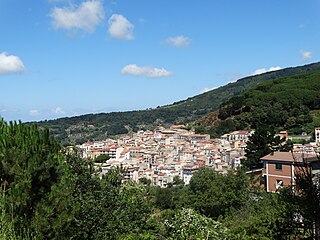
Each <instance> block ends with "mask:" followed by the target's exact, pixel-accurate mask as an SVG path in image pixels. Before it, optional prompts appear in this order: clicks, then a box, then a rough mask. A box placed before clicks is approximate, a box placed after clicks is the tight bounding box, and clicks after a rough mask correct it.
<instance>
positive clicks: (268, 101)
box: [196, 70, 320, 135]
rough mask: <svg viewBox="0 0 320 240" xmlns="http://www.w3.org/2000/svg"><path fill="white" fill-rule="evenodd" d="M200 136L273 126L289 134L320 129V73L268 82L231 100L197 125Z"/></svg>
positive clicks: (319, 71)
mask: <svg viewBox="0 0 320 240" xmlns="http://www.w3.org/2000/svg"><path fill="white" fill-rule="evenodd" d="M196 125H197V130H198V132H210V133H211V134H212V135H221V134H223V133H226V132H230V131H234V130H239V129H250V128H253V129H255V128H257V126H259V125H260V126H261V125H268V126H273V127H274V128H275V129H276V130H287V131H288V132H289V133H290V134H301V133H303V132H306V133H311V132H312V131H313V130H314V127H316V126H320V70H318V71H316V72H313V73H304V74H298V75H294V76H288V77H283V78H277V79H274V80H269V81H265V82H263V83H260V84H258V85H256V86H255V87H253V88H251V89H250V90H248V91H246V92H245V93H243V94H241V95H239V96H235V97H232V98H231V99H229V100H228V101H226V102H225V103H223V104H222V105H221V106H220V108H219V110H218V111H216V112H213V113H211V114H208V115H206V116H205V117H202V118H201V119H199V120H198V121H197V122H196Z"/></svg>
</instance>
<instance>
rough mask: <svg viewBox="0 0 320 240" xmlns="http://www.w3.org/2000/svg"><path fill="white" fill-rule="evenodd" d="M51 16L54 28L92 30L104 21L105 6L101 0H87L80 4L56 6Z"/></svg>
mask: <svg viewBox="0 0 320 240" xmlns="http://www.w3.org/2000/svg"><path fill="white" fill-rule="evenodd" d="M49 16H50V17H51V18H52V25H53V26H54V28H57V29H59V28H61V29H66V30H73V29H77V30H84V31H88V32H92V31H93V30H94V29H95V27H96V26H98V25H99V24H100V23H101V22H102V21H103V19H104V8H103V5H102V2H101V1H100V0H92V1H85V2H82V3H81V4H80V5H79V6H75V5H72V6H71V7H65V8H59V7H55V8H54V9H53V10H52V11H51V13H50V15H49Z"/></svg>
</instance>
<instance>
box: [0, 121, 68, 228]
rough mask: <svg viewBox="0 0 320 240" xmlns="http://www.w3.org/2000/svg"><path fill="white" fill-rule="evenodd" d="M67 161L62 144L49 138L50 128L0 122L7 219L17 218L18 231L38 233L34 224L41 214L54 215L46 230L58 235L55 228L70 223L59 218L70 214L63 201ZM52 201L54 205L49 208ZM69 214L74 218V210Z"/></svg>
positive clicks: (0, 172) (0, 173)
mask: <svg viewBox="0 0 320 240" xmlns="http://www.w3.org/2000/svg"><path fill="white" fill-rule="evenodd" d="M64 162H65V158H64V156H63V154H61V147H60V145H59V144H58V143H57V142H56V141H55V140H54V139H53V138H52V137H50V136H49V131H48V130H47V129H45V130H38V128H37V126H35V125H32V126H26V125H23V124H21V123H16V122H14V123H13V122H10V123H9V124H8V123H6V122H4V121H0V176H1V188H2V190H3V191H4V192H5V196H4V198H5V206H4V212H5V214H6V215H7V216H14V219H13V223H14V227H15V228H16V230H17V231H18V232H19V231H20V230H22V229H30V230H31V231H35V229H36V227H35V225H36V224H34V223H35V222H41V221H40V220H39V219H41V218H42V217H44V216H43V215H42V214H47V213H48V212H54V215H52V214H49V215H46V217H47V219H50V222H49V225H48V226H47V227H46V228H50V227H51V232H55V231H53V229H55V230H56V231H57V232H61V229H62V227H65V226H66V225H65V223H66V222H67V221H68V220H67V219H61V218H60V217H62V216H63V215H60V213H61V211H67V209H64V207H63V205H64V204H62V202H63V201H60V200H61V199H63V198H64V196H66V193H65V192H64V191H63V190H62V189H61V187H62V185H63V184H62V182H63V181H64V180H65V178H64ZM64 187H65V186H64ZM57 189H60V191H57ZM54 199H55V200H54ZM58 199H59V200H58ZM53 202H54V205H51V206H50V203H53ZM67 212H68V211H67ZM67 215H69V216H72V210H70V211H69V212H68V214H67ZM48 221H49V220H48ZM63 221H65V222H64V223H63V224H60V223H62V222H63ZM63 225H64V226H63ZM38 230H39V229H38Z"/></svg>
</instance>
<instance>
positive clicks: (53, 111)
mask: <svg viewBox="0 0 320 240" xmlns="http://www.w3.org/2000/svg"><path fill="white" fill-rule="evenodd" d="M51 112H52V113H54V114H57V115H61V114H65V111H63V109H62V108H61V107H56V108H55V109H52V111H51Z"/></svg>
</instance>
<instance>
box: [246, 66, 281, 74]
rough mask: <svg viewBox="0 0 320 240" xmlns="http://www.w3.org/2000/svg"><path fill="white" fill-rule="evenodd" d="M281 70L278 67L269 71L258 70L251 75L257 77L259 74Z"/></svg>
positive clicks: (264, 69) (265, 69)
mask: <svg viewBox="0 0 320 240" xmlns="http://www.w3.org/2000/svg"><path fill="white" fill-rule="evenodd" d="M281 69H282V68H281V67H279V66H276V67H271V68H269V69H267V68H259V69H257V70H255V71H254V72H253V73H252V74H251V75H259V74H262V73H266V72H272V71H277V70H281Z"/></svg>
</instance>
